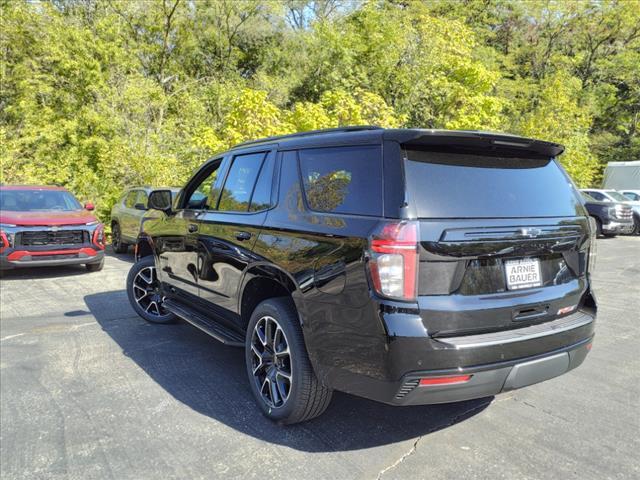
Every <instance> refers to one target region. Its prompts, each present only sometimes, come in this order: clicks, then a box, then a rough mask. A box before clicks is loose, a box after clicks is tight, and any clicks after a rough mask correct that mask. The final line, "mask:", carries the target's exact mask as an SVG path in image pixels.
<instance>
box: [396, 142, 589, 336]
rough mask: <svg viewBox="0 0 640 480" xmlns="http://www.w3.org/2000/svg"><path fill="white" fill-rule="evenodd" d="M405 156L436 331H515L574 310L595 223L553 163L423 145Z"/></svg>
mask: <svg viewBox="0 0 640 480" xmlns="http://www.w3.org/2000/svg"><path fill="white" fill-rule="evenodd" d="M404 157H405V160H404V168H405V178H406V184H407V198H408V203H409V205H410V211H411V215H412V216H414V217H415V218H418V219H419V223H420V234H421V238H420V239H421V249H420V265H419V282H418V285H419V286H418V291H419V304H420V307H421V310H422V314H423V319H424V321H425V326H426V327H427V330H428V331H429V332H431V333H432V334H434V335H449V334H460V333H463V332H469V333H471V332H478V331H491V330H496V329H498V330H499V329H504V328H514V327H516V326H522V325H524V324H530V323H536V322H542V321H546V320H551V319H553V318H556V317H557V316H558V315H560V314H563V313H567V312H570V311H572V309H575V308H576V306H577V305H578V304H579V303H580V301H581V297H582V295H583V294H584V292H585V290H586V287H587V284H586V278H585V266H586V258H587V251H586V242H587V239H588V224H587V218H586V215H585V213H586V212H585V211H584V208H583V207H582V205H581V202H580V200H579V198H578V195H577V192H576V191H575V189H574V187H573V186H572V185H571V184H570V181H569V179H568V177H567V176H566V174H565V173H564V171H563V170H562V169H561V168H560V166H559V165H558V164H557V163H556V161H555V160H554V159H550V158H519V157H514V156H508V155H501V154H500V153H499V152H488V153H483V152H478V153H468V152H455V151H435V150H431V151H430V150H428V149H419V148H416V147H414V148H410V147H407V148H406V149H405V150H404Z"/></svg>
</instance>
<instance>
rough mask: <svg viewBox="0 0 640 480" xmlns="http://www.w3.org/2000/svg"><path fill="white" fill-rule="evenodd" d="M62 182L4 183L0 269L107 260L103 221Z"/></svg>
mask: <svg viewBox="0 0 640 480" xmlns="http://www.w3.org/2000/svg"><path fill="white" fill-rule="evenodd" d="M93 209H94V207H93V205H92V204H90V203H87V204H85V205H84V206H83V205H81V204H80V202H78V200H77V199H76V198H75V197H74V196H73V194H71V192H69V191H68V190H66V189H64V188H62V187H48V186H31V185H29V186H6V185H5V186H0V269H2V270H5V269H11V268H16V267H39V266H48V265H76V264H84V265H86V267H87V270H89V271H97V270H101V269H102V266H103V265H104V248H105V238H104V226H103V225H102V223H100V222H99V221H98V219H97V218H96V217H95V216H94V215H93V214H92V213H91V211H92V210H93Z"/></svg>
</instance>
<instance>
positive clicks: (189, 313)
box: [163, 300, 244, 347]
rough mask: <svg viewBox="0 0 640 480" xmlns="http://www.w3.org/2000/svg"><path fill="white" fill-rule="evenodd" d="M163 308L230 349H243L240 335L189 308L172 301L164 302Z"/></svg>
mask: <svg viewBox="0 0 640 480" xmlns="http://www.w3.org/2000/svg"><path fill="white" fill-rule="evenodd" d="M163 306H164V308H166V309H167V310H169V311H170V312H171V313H174V314H175V315H177V316H178V317H180V318H182V319H183V320H185V321H187V322H189V323H190V324H191V325H193V326H194V327H197V328H199V329H200V330H202V331H203V332H204V333H207V334H209V335H211V336H212V337H213V338H215V339H216V340H218V341H219V342H222V343H224V344H225V345H229V346H231V347H244V337H243V336H242V334H240V333H238V332H236V331H234V330H232V329H230V328H229V327H226V326H224V325H222V324H220V323H218V322H216V321H215V320H213V319H211V318H208V317H205V316H204V315H202V314H200V313H198V312H194V311H193V310H192V309H191V308H189V307H186V306H184V305H182V304H180V303H178V302H176V301H174V300H165V301H164V303H163Z"/></svg>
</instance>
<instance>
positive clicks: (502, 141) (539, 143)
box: [385, 130, 564, 158]
mask: <svg viewBox="0 0 640 480" xmlns="http://www.w3.org/2000/svg"><path fill="white" fill-rule="evenodd" d="M385 139H388V140H396V141H397V142H399V143H402V144H408V145H420V146H423V145H424V146H433V147H440V148H447V149H449V148H452V149H460V150H465V151H473V150H483V151H487V150H490V151H494V152H495V153H505V154H508V155H514V156H516V155H523V154H525V155H534V156H539V157H547V158H548V157H557V156H558V155H560V154H561V153H562V152H563V151H564V146H563V145H560V144H558V143H552V142H545V141H543V140H535V139H532V138H525V137H519V136H517V135H510V134H506V133H493V132H481V131H475V130H387V131H385Z"/></svg>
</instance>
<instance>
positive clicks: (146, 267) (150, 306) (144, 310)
mask: <svg viewBox="0 0 640 480" xmlns="http://www.w3.org/2000/svg"><path fill="white" fill-rule="evenodd" d="M155 269H156V264H155V259H154V257H153V256H152V255H150V256H147V257H143V258H141V259H140V260H139V261H138V262H136V263H135V264H134V265H133V266H132V267H131V270H129V274H128V275H127V296H128V297H129V303H131V306H132V307H133V309H134V310H135V311H136V313H137V314H138V315H140V316H141V317H142V318H144V319H145V320H146V321H147V322H151V323H161V324H166V323H173V322H175V321H176V316H175V315H174V314H173V313H171V312H169V311H167V310H165V309H164V308H163V307H162V302H163V301H164V297H163V296H162V293H161V292H160V289H159V287H160V285H159V282H158V277H157V275H156V273H155Z"/></svg>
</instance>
